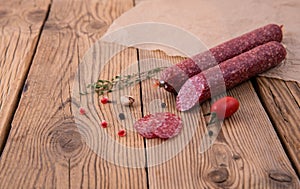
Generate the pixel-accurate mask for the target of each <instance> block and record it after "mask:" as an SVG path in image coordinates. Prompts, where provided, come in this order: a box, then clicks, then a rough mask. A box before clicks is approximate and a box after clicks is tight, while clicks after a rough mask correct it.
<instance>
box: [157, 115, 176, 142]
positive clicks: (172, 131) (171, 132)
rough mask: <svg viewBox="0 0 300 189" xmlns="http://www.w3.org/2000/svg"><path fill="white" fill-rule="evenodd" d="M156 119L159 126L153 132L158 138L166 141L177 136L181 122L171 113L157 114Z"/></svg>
mask: <svg viewBox="0 0 300 189" xmlns="http://www.w3.org/2000/svg"><path fill="white" fill-rule="evenodd" d="M155 115H156V119H158V120H160V121H161V124H159V126H157V128H156V129H155V130H154V134H155V135H156V136H158V137H159V138H163V139H168V138H173V137H174V136H176V135H178V134H179V132H180V131H181V129H182V122H181V119H180V118H179V117H177V116H176V115H175V114H171V113H157V114H155Z"/></svg>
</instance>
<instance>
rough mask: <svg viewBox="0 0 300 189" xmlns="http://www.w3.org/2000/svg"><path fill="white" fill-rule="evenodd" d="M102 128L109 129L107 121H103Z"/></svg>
mask: <svg viewBox="0 0 300 189" xmlns="http://www.w3.org/2000/svg"><path fill="white" fill-rule="evenodd" d="M101 126H102V128H106V127H107V122H106V121H105V120H103V121H102V122H101Z"/></svg>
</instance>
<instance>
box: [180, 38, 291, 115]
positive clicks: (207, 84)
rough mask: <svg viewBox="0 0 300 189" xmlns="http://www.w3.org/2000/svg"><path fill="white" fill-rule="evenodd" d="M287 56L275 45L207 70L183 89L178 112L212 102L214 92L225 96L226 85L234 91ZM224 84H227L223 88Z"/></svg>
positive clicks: (255, 49) (278, 45)
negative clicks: (208, 100) (236, 87)
mask: <svg viewBox="0 0 300 189" xmlns="http://www.w3.org/2000/svg"><path fill="white" fill-rule="evenodd" d="M285 56H286V50H285V48H284V47H283V46H282V45H281V44H280V43H278V42H276V41H272V42H268V43H266V44H264V45H260V46H258V47H255V48H254V49H252V50H250V51H247V52H245V53H242V54H240V55H238V56H236V57H234V58H232V59H229V60H227V61H224V62H222V63H221V64H219V65H218V66H214V67H212V68H210V69H208V70H205V71H203V72H201V73H199V74H197V75H195V76H193V77H191V78H190V79H188V80H187V81H186V83H185V84H184V85H183V86H182V87H181V89H180V91H179V93H178V96H177V98H176V108H177V109H178V110H180V111H186V110H189V109H190V108H192V107H193V106H194V105H196V104H197V103H198V102H200V103H202V102H203V101H205V100H207V99H209V98H210V97H211V93H212V92H211V91H212V90H213V91H214V92H213V95H217V94H219V93H222V92H225V91H224V90H222V85H223V86H224V84H225V86H226V89H230V88H232V87H234V86H236V85H238V84H240V83H242V82H243V81H246V80H248V79H249V78H251V77H253V76H255V75H257V74H259V73H262V72H264V71H266V70H268V69H270V68H272V67H275V66H276V65H278V64H279V63H280V62H281V61H282V60H284V59H285ZM220 81H223V84H222V82H220ZM218 90H219V91H218Z"/></svg>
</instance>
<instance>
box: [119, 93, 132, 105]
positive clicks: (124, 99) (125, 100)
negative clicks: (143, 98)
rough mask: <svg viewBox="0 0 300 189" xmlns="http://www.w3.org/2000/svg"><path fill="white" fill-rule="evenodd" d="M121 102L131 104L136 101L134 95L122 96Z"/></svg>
mask: <svg viewBox="0 0 300 189" xmlns="http://www.w3.org/2000/svg"><path fill="white" fill-rule="evenodd" d="M120 100H121V104H122V105H124V106H131V105H132V104H133V103H134V98H133V97H132V96H128V95H125V96H121V98H120Z"/></svg>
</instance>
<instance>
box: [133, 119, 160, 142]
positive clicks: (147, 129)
mask: <svg viewBox="0 0 300 189" xmlns="http://www.w3.org/2000/svg"><path fill="white" fill-rule="evenodd" d="M157 124H159V123H157V122H156V120H155V118H154V116H153V115H152V114H149V115H146V116H145V117H143V118H141V119H139V120H138V121H137V122H135V124H134V126H133V127H134V128H135V129H136V131H137V132H138V133H139V134H140V135H142V136H143V137H145V138H156V137H157V136H156V135H155V134H154V130H155V129H156V126H157Z"/></svg>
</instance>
